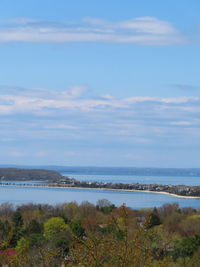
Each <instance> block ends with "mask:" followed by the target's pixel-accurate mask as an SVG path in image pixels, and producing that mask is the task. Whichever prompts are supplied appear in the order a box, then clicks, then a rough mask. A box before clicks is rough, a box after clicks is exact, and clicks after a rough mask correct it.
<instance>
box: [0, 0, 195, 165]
mask: <svg viewBox="0 0 200 267" xmlns="http://www.w3.org/2000/svg"><path fill="white" fill-rule="evenodd" d="M199 11H200V1H199V0H192V1H188V0H176V1H175V0H168V1H160V0H151V1H149V0H141V1H138V0H125V1H124V0H123V1H122V0H109V1H108V0H101V1H94V0H84V1H83V0H29V1H27V0H18V1H14V0H12V1H11V0H1V2H0V125H1V128H0V164H19V165H62V166H132V167H165V168H168V167H177V168H178V167H182V168H184V167H185V168H189V167H200V131H199V130H200V74H199V70H200V18H199Z"/></svg>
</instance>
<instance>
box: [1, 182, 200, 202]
mask: <svg viewBox="0 0 200 267" xmlns="http://www.w3.org/2000/svg"><path fill="white" fill-rule="evenodd" d="M0 186H1V187H34V188H56V189H68V188H74V189H85V190H87V189H93V190H105V191H121V192H140V193H152V194H164V195H170V196H173V197H177V198H185V199H200V196H182V195H178V194H173V193H168V192H164V191H153V190H137V189H116V188H102V187H101V188H94V187H78V186H66V185H65V186H53V185H40V184H38V185H36V184H35V185H34V184H32V185H31V184H11V183H8V184H2V183H0Z"/></svg>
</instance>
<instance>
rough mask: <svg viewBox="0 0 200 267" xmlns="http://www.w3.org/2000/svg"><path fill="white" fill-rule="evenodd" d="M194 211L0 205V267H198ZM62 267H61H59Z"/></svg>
mask: <svg viewBox="0 0 200 267" xmlns="http://www.w3.org/2000/svg"><path fill="white" fill-rule="evenodd" d="M199 225H200V210H194V209H190V208H187V209H180V208H179V207H178V205H177V204H167V205H164V206H162V207H160V208H158V209H155V208H154V209H142V210H132V209H129V208H127V207H126V206H125V205H122V206H121V207H119V208H117V207H115V206H114V205H112V203H110V202H109V201H107V200H105V199H103V200H99V201H98V202H97V205H96V206H94V205H92V204H91V203H89V202H83V203H81V204H80V205H78V204H77V203H76V202H70V203H67V204H59V205H56V206H50V205H35V204H27V205H22V206H20V207H18V208H17V209H14V208H13V207H11V206H10V205H9V204H8V203H6V204H2V205H0V266H2V265H6V264H9V266H13V267H23V266H24V267H27V266H30V267H42V266H46V267H47V266H48V267H51V266H52V267H57V266H61V264H62V265H63V264H65V266H69V267H80V266H81V267H84V266H85V267H88V266H90V267H144V266H146V267H184V266H185V267H198V266H200V259H199V258H200V228H199ZM63 266H64V265H63Z"/></svg>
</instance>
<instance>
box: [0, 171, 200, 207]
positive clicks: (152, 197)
mask: <svg viewBox="0 0 200 267" xmlns="http://www.w3.org/2000/svg"><path fill="white" fill-rule="evenodd" d="M40 168H41V167H40ZM42 168H45V169H52V170H56V171H58V172H60V173H61V174H63V175H65V176H69V177H73V178H76V179H78V180H86V181H101V182H113V183H116V182H121V183H145V184H151V183H156V184H173V185H177V184H186V185H200V169H154V168H99V167H49V166H48V167H42ZM16 183H18V184H21V183H22V184H24V183H26V184H33V183H38V182H34V181H28V182H24V181H18V182H16ZM104 198H106V199H108V200H110V201H111V202H112V203H114V204H115V205H117V206H119V205H121V204H123V203H125V204H126V205H127V206H129V207H132V208H136V209H139V208H148V207H155V206H156V207H158V206H161V205H163V204H165V203H172V202H176V203H179V205H180V206H181V207H186V206H191V207H193V208H200V199H184V198H178V197H173V196H170V195H162V194H156V193H144V192H119V191H117V192H116V191H112V190H110V191H107V190H91V189H75V188H69V189H61V188H59V189H56V188H31V187H28V186H27V187H23V188H19V187H18V188H17V187H0V202H12V203H14V204H22V203H28V202H34V203H49V204H56V203H63V202H69V201H77V202H78V203H81V202H82V201H89V202H91V203H93V204H96V202H97V200H99V199H104Z"/></svg>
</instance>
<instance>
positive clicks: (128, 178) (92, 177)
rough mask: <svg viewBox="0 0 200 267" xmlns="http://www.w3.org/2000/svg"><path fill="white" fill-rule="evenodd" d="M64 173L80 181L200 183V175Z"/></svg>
mask: <svg viewBox="0 0 200 267" xmlns="http://www.w3.org/2000/svg"><path fill="white" fill-rule="evenodd" d="M62 175H64V176H68V177H71V178H75V179H77V180H80V181H96V182H111V183H141V184H142V183H143V184H163V185H166V184H171V185H180V184H186V185H200V177H199V176H192V177H182V176H155V175H154V176H145V175H141V176H140V175H123V174H122V175H115V174H109V175H106V174H104V175H102V174H76V173H69V172H67V173H66V172H63V173H62Z"/></svg>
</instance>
